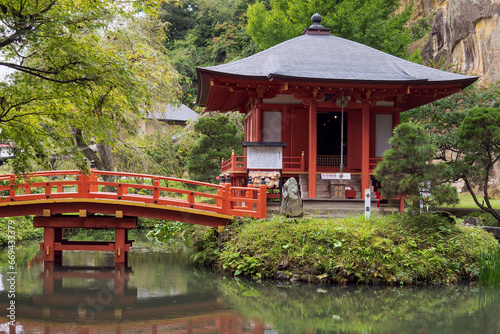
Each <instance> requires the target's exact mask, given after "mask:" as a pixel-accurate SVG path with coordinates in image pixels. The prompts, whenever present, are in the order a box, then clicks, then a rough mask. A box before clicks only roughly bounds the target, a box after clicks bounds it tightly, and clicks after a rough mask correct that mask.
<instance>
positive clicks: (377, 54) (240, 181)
mask: <svg viewBox="0 0 500 334" xmlns="http://www.w3.org/2000/svg"><path fill="white" fill-rule="evenodd" d="M312 20H313V24H312V25H311V26H310V27H309V28H306V29H305V30H304V33H303V35H302V36H299V37H296V38H293V39H290V40H288V41H285V42H283V43H281V44H278V45H275V46H273V47H271V48H269V49H267V50H264V51H262V52H260V53H257V54H255V55H252V56H250V57H247V58H244V59H241V60H237V61H234V62H231V63H227V64H222V65H217V66H211V67H203V68H197V74H198V96H197V104H198V105H199V106H202V107H204V108H205V110H206V111H220V112H227V111H239V112H240V113H244V114H245V139H244V140H245V141H244V142H243V143H242V144H243V146H244V147H245V154H244V156H235V155H234V154H233V156H232V157H228V159H227V160H224V161H223V162H222V166H221V173H223V174H230V177H231V183H232V184H233V185H235V186H246V185H247V183H248V180H249V177H250V178H251V179H253V180H254V181H255V180H257V179H256V177H257V178H259V179H260V178H262V177H263V176H264V177H266V182H267V183H268V187H269V189H270V191H269V194H268V196H269V197H272V196H276V194H272V190H271V189H272V188H279V180H278V179H279V178H280V177H283V179H285V180H286V179H287V178H289V177H296V178H297V179H298V180H299V184H300V189H301V193H302V198H303V199H304V200H311V201H315V200H316V201H317V200H319V199H324V200H327V201H328V200H332V201H333V200H335V199H337V200H338V199H342V200H345V199H346V198H352V199H358V200H359V199H362V198H364V196H365V190H366V189H369V190H371V191H374V190H376V188H377V182H376V180H374V176H373V170H374V168H375V166H376V165H377V163H378V162H379V161H381V159H382V155H383V153H384V151H385V150H386V149H387V148H389V147H390V145H389V143H388V140H389V138H390V137H391V135H392V130H393V128H394V127H395V126H397V125H398V124H399V122H400V113H401V112H403V111H405V110H409V109H412V108H415V107H418V106H421V105H424V104H426V103H430V102H432V101H435V100H438V99H441V98H443V97H446V96H448V95H450V94H453V93H456V92H459V91H460V90H462V89H464V88H465V87H467V86H468V85H470V84H472V83H473V82H474V81H476V80H477V79H478V77H474V76H466V75H460V74H455V73H450V72H446V71H441V70H438V69H434V68H430V67H426V66H423V65H419V64H415V63H412V62H409V61H406V60H404V59H401V58H398V57H395V56H392V55H389V54H387V53H384V52H381V51H378V50H376V49H373V48H371V47H368V46H366V45H363V44H360V43H356V42H353V41H350V40H347V39H343V38H340V37H336V36H333V35H331V31H330V29H327V28H324V27H323V26H322V25H321V24H320V22H321V16H320V15H318V14H315V15H313V17H312Z"/></svg>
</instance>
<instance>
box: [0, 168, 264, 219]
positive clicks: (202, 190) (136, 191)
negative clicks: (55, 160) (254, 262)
mask: <svg viewBox="0 0 500 334" xmlns="http://www.w3.org/2000/svg"><path fill="white" fill-rule="evenodd" d="M265 188H266V187H265V185H264V186H262V187H259V188H252V187H248V188H246V187H231V185H230V184H221V185H216V184H211V183H205V182H198V181H192V180H184V179H178V178H173V177H165V176H156V175H148V174H132V173H121V172H108V171H98V170H91V171H90V172H89V173H88V174H85V173H83V172H81V171H78V170H67V171H48V172H36V173H32V174H29V175H23V176H20V177H18V176H16V175H14V174H7V175H0V195H1V197H0V203H1V202H7V201H8V202H20V201H32V200H40V199H45V200H50V199H84V198H87V199H95V200H98V199H106V200H116V201H128V202H136V203H137V202H138V203H147V204H152V205H160V206H174V207H182V208H190V209H195V210H203V211H210V212H215V213H220V214H226V215H231V216H240V217H244V216H246V217H252V218H264V217H265V216H266V189H265Z"/></svg>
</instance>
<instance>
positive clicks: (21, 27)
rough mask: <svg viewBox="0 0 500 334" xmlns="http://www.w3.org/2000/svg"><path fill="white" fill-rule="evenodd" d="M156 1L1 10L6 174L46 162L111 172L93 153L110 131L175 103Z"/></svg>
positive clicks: (61, 1)
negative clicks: (11, 156) (87, 164)
mask: <svg viewBox="0 0 500 334" xmlns="http://www.w3.org/2000/svg"><path fill="white" fill-rule="evenodd" d="M160 2H162V1H132V2H131V4H132V6H123V5H122V4H121V3H119V2H116V1H110V0H96V1H79V0H53V1H22V2H19V1H12V0H8V1H3V2H2V6H3V7H2V12H3V16H2V22H3V24H2V27H0V50H1V52H2V55H3V61H2V62H1V63H0V66H2V67H3V68H9V69H10V70H12V71H13V72H12V73H10V74H9V75H8V77H7V78H3V81H2V82H0V92H1V93H0V121H1V122H0V129H1V137H0V140H1V141H2V142H6V143H9V144H11V145H12V148H13V150H14V149H15V160H14V162H13V167H14V170H15V171H17V172H19V171H31V170H33V169H36V166H37V165H43V166H44V168H47V164H48V162H49V161H50V160H51V159H52V157H53V155H60V156H63V157H64V158H65V159H75V160H76V161H77V162H78V164H79V165H80V166H81V165H82V164H81V161H82V159H81V158H82V155H85V156H87V158H88V159H89V160H94V161H96V164H97V167H98V168H100V169H108V170H112V169H113V168H112V160H111V159H110V157H104V156H103V155H106V154H107V149H105V147H106V146H109V145H111V144H112V143H113V142H114V140H115V138H116V137H117V136H118V132H119V131H120V130H121V129H126V130H127V131H128V130H130V129H131V127H133V126H134V125H133V124H134V121H135V117H136V116H137V115H139V114H140V113H141V108H144V106H145V105H149V104H151V103H154V102H156V101H159V100H161V101H162V102H167V103H168V102H174V101H175V100H176V98H177V94H178V86H177V83H176V78H177V74H176V73H175V71H174V70H173V69H172V67H171V66H170V64H169V62H168V58H167V57H166V54H165V51H166V50H165V49H164V47H163V45H162V43H161V41H162V39H163V26H162V25H161V24H159V23H158V22H157V21H156V20H155V15H156V11H155V8H157V5H158V4H159V3H160ZM138 10H141V11H143V13H144V15H140V16H138V15H135V14H136V13H137V11H138ZM91 144H97V147H98V149H99V153H100V154H99V155H97V154H95V153H94V151H93V150H92V149H91V148H90V145H91Z"/></svg>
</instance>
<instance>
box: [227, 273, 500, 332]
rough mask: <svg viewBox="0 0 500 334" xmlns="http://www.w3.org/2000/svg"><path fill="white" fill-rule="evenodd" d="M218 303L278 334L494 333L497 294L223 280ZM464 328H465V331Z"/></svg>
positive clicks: (491, 291)
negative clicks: (222, 302) (267, 326)
mask: <svg viewBox="0 0 500 334" xmlns="http://www.w3.org/2000/svg"><path fill="white" fill-rule="evenodd" d="M220 289H221V291H222V294H223V295H224V301H225V302H227V303H228V304H230V305H231V306H233V307H235V308H236V309H238V310H239V312H240V313H241V314H242V316H244V317H248V318H252V319H256V320H258V321H260V322H262V323H266V324H272V325H273V327H274V328H275V329H276V330H278V331H279V333H306V332H307V333H331V332H333V331H335V333H344V332H349V333H371V332H377V333H388V332H390V333H479V332H481V333H500V321H499V320H497V319H498V317H497V314H498V311H499V310H500V290H499V289H498V288H479V287H468V286H450V287H364V286H363V287H321V286H304V285H302V286H294V285H289V284H276V283H264V284H257V283H254V282H247V281H237V280H223V281H221V284H220ZM467 329H470V331H469V330H467Z"/></svg>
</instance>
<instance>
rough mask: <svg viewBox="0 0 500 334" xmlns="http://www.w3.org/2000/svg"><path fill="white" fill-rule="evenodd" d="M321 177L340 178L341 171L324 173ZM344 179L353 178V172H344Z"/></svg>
mask: <svg viewBox="0 0 500 334" xmlns="http://www.w3.org/2000/svg"><path fill="white" fill-rule="evenodd" d="M321 178H322V179H323V180H340V173H329V174H328V173H322V174H321ZM342 179H343V180H350V179H351V173H343V174H342Z"/></svg>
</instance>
